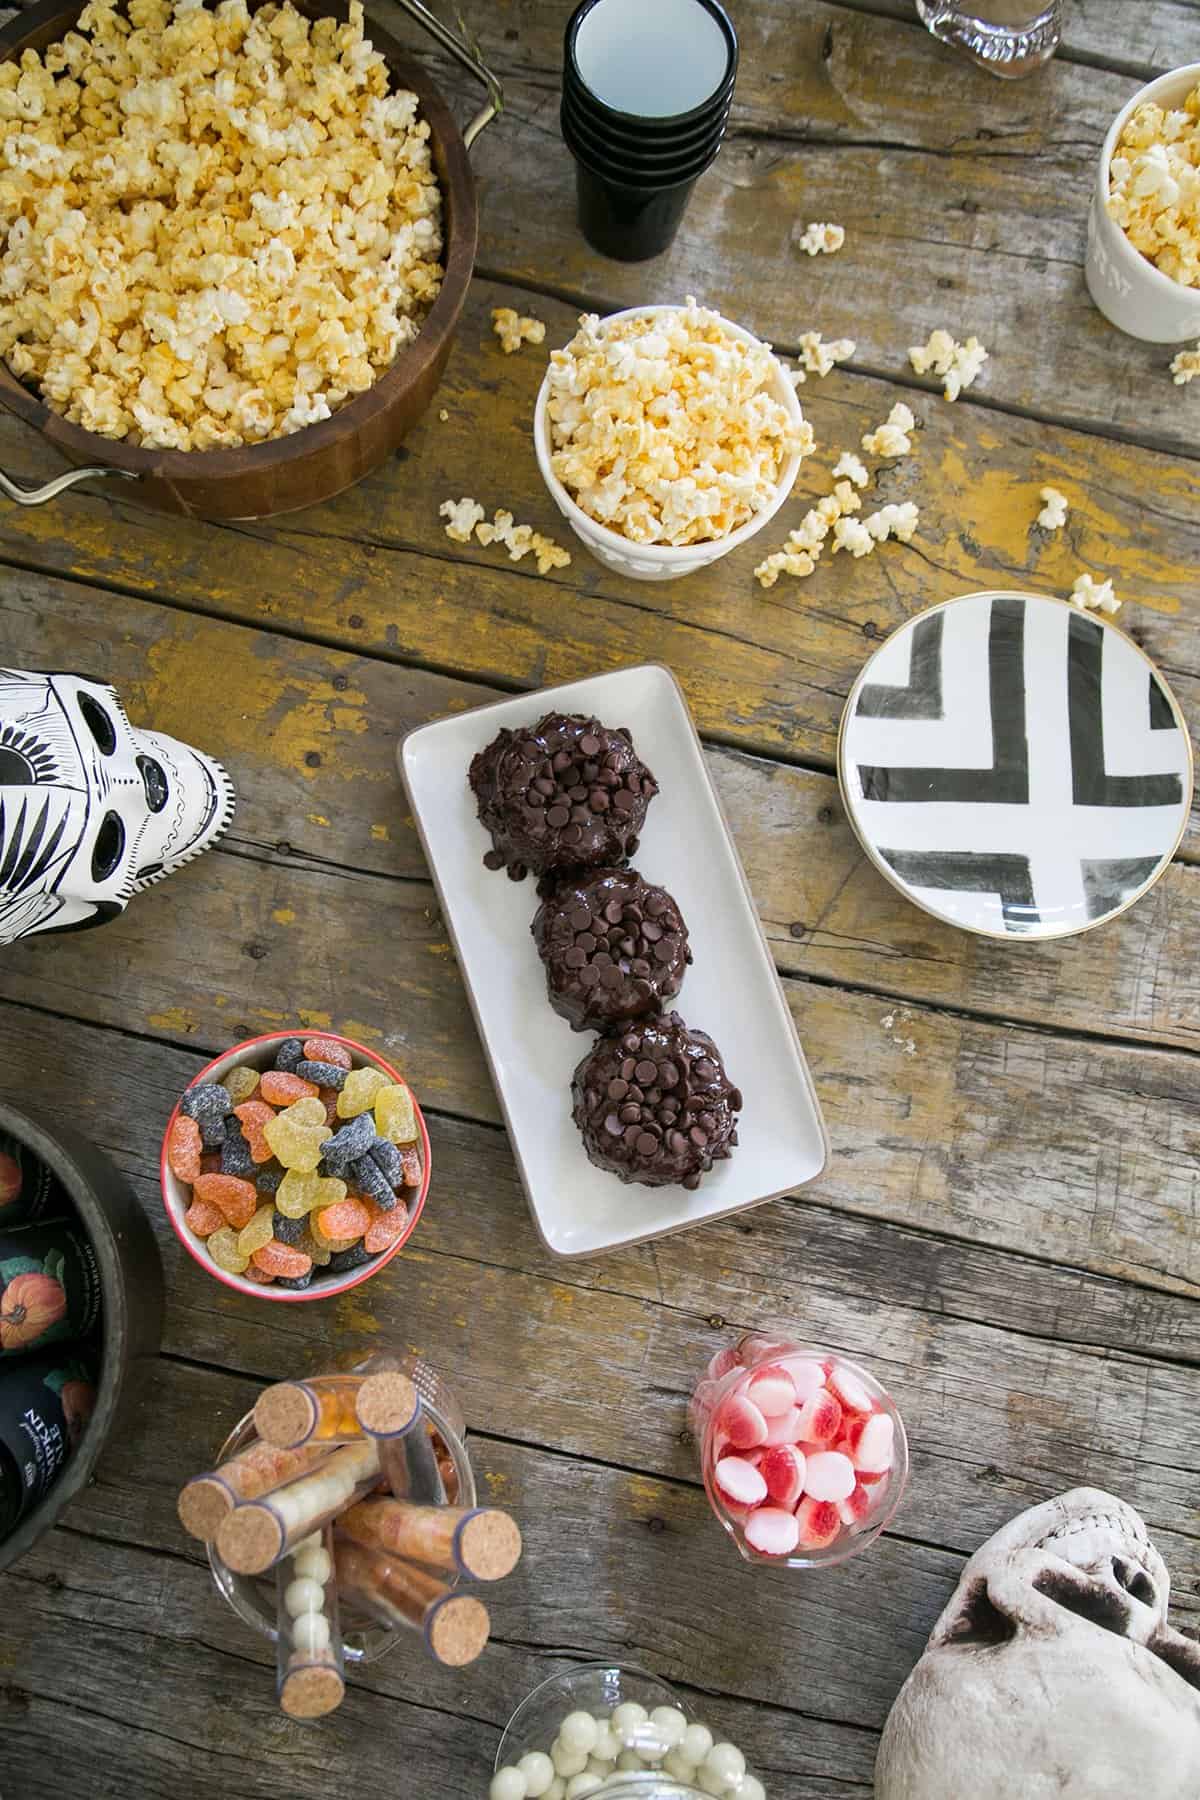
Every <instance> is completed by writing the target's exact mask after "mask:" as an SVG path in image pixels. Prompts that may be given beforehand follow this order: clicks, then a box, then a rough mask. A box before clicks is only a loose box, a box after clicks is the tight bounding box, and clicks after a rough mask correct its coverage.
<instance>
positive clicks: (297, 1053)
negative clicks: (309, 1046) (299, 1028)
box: [275, 1038, 304, 1075]
mask: <svg viewBox="0 0 1200 1800" xmlns="http://www.w3.org/2000/svg"><path fill="white" fill-rule="evenodd" d="M303 1057H304V1045H303V1044H302V1043H301V1042H300V1039H299V1038H285V1039H284V1041H283V1043H282V1044H280V1046H279V1048H278V1050H277V1051H276V1052H275V1067H276V1068H277V1069H283V1070H284V1071H285V1073H286V1074H288V1075H290V1074H291V1073H292V1070H293V1069H294V1068H295V1067H296V1064H297V1063H298V1062H301V1061H302V1060H303Z"/></svg>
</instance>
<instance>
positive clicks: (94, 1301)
mask: <svg viewBox="0 0 1200 1800" xmlns="http://www.w3.org/2000/svg"><path fill="white" fill-rule="evenodd" d="M99 1316H100V1271H99V1268H98V1267H97V1263H96V1255H95V1251H94V1250H93V1248H92V1246H91V1244H90V1243H89V1241H88V1239H87V1237H86V1235H85V1234H84V1233H83V1232H82V1231H81V1230H80V1229H79V1228H78V1226H75V1225H72V1224H68V1223H67V1222H66V1221H65V1220H64V1221H62V1222H60V1223H58V1224H55V1225H44V1226H43V1225H29V1226H26V1227H25V1228H24V1229H23V1230H20V1231H12V1232H4V1233H0V1357H8V1356H26V1355H28V1354H29V1352H30V1351H31V1350H40V1349H41V1348H42V1346H43V1345H45V1344H51V1343H56V1342H57V1341H58V1340H59V1339H61V1338H72V1337H83V1336H86V1334H87V1333H88V1332H89V1331H91V1330H92V1329H93V1327H94V1326H95V1324H96V1322H97V1320H98V1318H99Z"/></svg>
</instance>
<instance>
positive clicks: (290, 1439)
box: [254, 1367, 418, 1448]
mask: <svg viewBox="0 0 1200 1800" xmlns="http://www.w3.org/2000/svg"><path fill="white" fill-rule="evenodd" d="M417 1406H418V1401H417V1393H416V1389H415V1388H414V1386H413V1384H412V1382H411V1381H410V1380H409V1379H408V1377H407V1375H405V1374H404V1373H403V1372H402V1371H401V1370H399V1369H385V1368H382V1367H381V1368H380V1369H378V1370H376V1371H375V1372H373V1373H371V1374H367V1375H318V1376H315V1377H314V1378H313V1379H312V1380H311V1381H279V1382H276V1383H275V1385H274V1386H273V1387H269V1388H267V1389H265V1391H264V1392H263V1393H262V1394H260V1395H259V1397H258V1402H257V1404H256V1406H255V1408H254V1424H255V1428H256V1430H257V1431H258V1434H259V1436H260V1437H262V1438H265V1439H266V1441H267V1442H268V1443H270V1444H278V1445H280V1446H281V1447H282V1448H294V1447H295V1446H297V1445H299V1444H306V1443H312V1442H319V1443H323V1444H348V1443H353V1442H354V1441H355V1440H356V1439H357V1438H361V1437H362V1436H364V1434H365V1435H367V1436H369V1437H390V1436H393V1435H395V1434H396V1433H399V1432H404V1431H409V1430H411V1429H412V1426H413V1424H414V1422H415V1418H416V1409H417Z"/></svg>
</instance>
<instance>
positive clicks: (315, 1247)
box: [296, 1222, 333, 1269]
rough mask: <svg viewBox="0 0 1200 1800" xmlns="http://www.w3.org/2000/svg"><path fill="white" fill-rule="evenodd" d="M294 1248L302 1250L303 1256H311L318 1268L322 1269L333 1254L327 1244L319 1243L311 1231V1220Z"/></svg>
mask: <svg viewBox="0 0 1200 1800" xmlns="http://www.w3.org/2000/svg"><path fill="white" fill-rule="evenodd" d="M296 1248H297V1250H303V1252H304V1254H305V1256H311V1257H312V1260H313V1261H314V1263H316V1265H317V1267H318V1268H319V1269H323V1268H324V1267H325V1265H326V1263H327V1262H328V1261H329V1259H330V1257H331V1256H332V1255H333V1251H332V1250H331V1249H330V1248H329V1245H328V1244H319V1243H318V1242H317V1240H316V1238H315V1237H314V1235H313V1232H312V1227H311V1222H310V1226H309V1229H308V1230H307V1231H306V1232H305V1234H304V1236H303V1237H302V1238H301V1239H300V1242H299V1243H298V1244H297V1245H296Z"/></svg>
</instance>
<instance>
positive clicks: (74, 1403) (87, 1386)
mask: <svg viewBox="0 0 1200 1800" xmlns="http://www.w3.org/2000/svg"><path fill="white" fill-rule="evenodd" d="M45 1385H46V1386H47V1387H48V1388H49V1389H50V1391H51V1393H54V1394H57V1395H58V1403H59V1405H60V1406H61V1407H62V1410H63V1421H64V1423H65V1425H66V1428H67V1443H68V1445H69V1446H70V1448H71V1449H72V1450H74V1448H75V1446H76V1444H78V1442H79V1440H80V1438H81V1437H82V1436H83V1428H84V1426H85V1425H86V1424H87V1422H88V1420H89V1419H90V1418H91V1416H92V1411H93V1408H94V1407H95V1404H96V1389H95V1387H94V1386H93V1384H92V1382H91V1381H90V1380H89V1378H88V1372H87V1370H86V1369H85V1368H84V1366H83V1364H82V1363H78V1362H72V1363H68V1364H67V1365H66V1367H65V1368H62V1369H55V1370H54V1372H53V1373H52V1374H50V1375H47V1376H46V1377H45Z"/></svg>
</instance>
